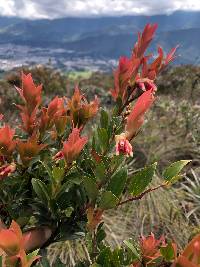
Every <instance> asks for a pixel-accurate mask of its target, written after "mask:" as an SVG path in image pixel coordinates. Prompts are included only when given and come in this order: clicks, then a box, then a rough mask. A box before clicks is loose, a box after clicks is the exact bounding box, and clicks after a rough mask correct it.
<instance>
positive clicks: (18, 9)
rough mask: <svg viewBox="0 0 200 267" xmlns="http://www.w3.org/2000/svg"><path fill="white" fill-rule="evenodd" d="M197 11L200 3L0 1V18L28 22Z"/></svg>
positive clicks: (182, 0) (191, 0) (181, 0)
mask: <svg viewBox="0 0 200 267" xmlns="http://www.w3.org/2000/svg"><path fill="white" fill-rule="evenodd" d="M177 10H183V11H184V10H185V11H188V10H191V11H198V10H199V11H200V0H57V1H56V0H0V16H17V17H22V18H29V19H40V18H48V19H54V18H60V17H69V16H70V17H91V16H115V15H116V16H119V15H131V14H134V15H135V14H138V15H155V14H171V13H173V12H174V11H177Z"/></svg>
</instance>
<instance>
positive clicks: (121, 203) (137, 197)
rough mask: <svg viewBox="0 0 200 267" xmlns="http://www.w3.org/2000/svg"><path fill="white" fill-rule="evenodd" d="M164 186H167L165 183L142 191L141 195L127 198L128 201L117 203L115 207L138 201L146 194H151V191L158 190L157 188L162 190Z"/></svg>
mask: <svg viewBox="0 0 200 267" xmlns="http://www.w3.org/2000/svg"><path fill="white" fill-rule="evenodd" d="M165 186H167V184H166V183H164V184H161V185H158V186H156V187H153V188H149V189H147V190H146V191H144V192H143V193H141V194H140V195H138V196H135V197H131V198H128V199H126V200H124V201H122V202H119V203H118V205H117V206H121V205H123V204H126V203H128V202H131V201H134V200H139V199H141V198H143V197H144V196H145V195H146V194H148V193H150V192H152V191H155V190H157V189H159V188H163V187H165Z"/></svg>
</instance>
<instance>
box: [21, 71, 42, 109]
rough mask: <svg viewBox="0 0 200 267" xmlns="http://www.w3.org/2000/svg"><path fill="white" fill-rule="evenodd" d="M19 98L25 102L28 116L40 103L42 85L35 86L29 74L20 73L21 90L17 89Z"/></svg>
mask: <svg viewBox="0 0 200 267" xmlns="http://www.w3.org/2000/svg"><path fill="white" fill-rule="evenodd" d="M17 91H18V92H19V94H20V96H21V98H22V99H23V101H24V102H25V104H26V106H27V108H28V112H29V114H31V113H32V112H33V110H34V109H35V108H36V107H38V106H39V105H40V103H41V93H42V85H39V86H36V85H35V84H34V82H33V78H32V75H31V73H29V74H27V75H26V74H24V73H22V88H17Z"/></svg>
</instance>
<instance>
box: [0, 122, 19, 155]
mask: <svg viewBox="0 0 200 267" xmlns="http://www.w3.org/2000/svg"><path fill="white" fill-rule="evenodd" d="M14 134H15V130H12V129H11V128H10V126H8V125H5V126H3V127H2V128H0V155H1V156H8V157H9V156H11V154H12V152H13V151H14V149H15V145H16V142H15V141H14V140H13V138H14Z"/></svg>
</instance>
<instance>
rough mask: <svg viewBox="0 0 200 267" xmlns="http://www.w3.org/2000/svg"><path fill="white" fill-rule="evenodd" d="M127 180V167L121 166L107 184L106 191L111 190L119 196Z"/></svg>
mask: <svg viewBox="0 0 200 267" xmlns="http://www.w3.org/2000/svg"><path fill="white" fill-rule="evenodd" d="M126 181H127V169H126V168H122V169H120V170H119V171H117V172H116V173H115V174H114V175H113V176H112V177H111V180H110V183H109V184H108V188H107V190H108V191H111V192H112V193H113V194H114V195H115V196H117V197H120V195H121V194H122V192H123V190H124V188H125V185H126Z"/></svg>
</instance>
